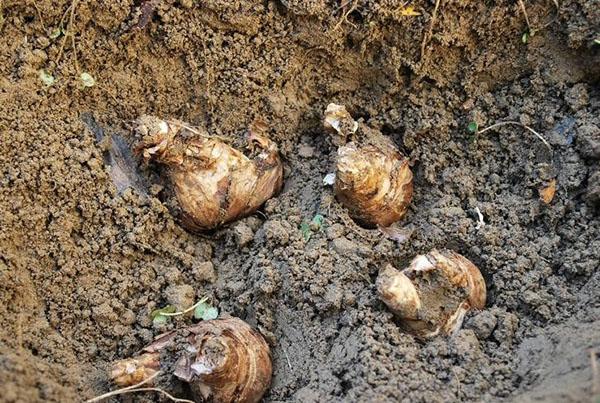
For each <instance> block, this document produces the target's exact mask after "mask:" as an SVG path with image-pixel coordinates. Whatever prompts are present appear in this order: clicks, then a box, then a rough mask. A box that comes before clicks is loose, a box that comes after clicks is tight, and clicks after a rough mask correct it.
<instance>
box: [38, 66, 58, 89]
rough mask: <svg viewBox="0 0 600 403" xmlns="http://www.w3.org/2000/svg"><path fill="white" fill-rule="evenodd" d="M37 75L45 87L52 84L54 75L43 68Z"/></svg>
mask: <svg viewBox="0 0 600 403" xmlns="http://www.w3.org/2000/svg"><path fill="white" fill-rule="evenodd" d="M38 77H39V78H40V80H41V81H42V83H43V84H44V85H45V86H46V87H50V86H51V85H52V84H54V81H55V80H54V76H53V75H52V74H50V73H48V72H47V71H46V70H44V69H42V70H40V71H39V72H38Z"/></svg>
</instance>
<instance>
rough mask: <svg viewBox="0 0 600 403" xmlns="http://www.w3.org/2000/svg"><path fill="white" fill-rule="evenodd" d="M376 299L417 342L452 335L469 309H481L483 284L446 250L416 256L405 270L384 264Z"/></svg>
mask: <svg viewBox="0 0 600 403" xmlns="http://www.w3.org/2000/svg"><path fill="white" fill-rule="evenodd" d="M376 285H377V292H378V294H379V298H380V299H381V300H382V301H383V302H384V303H385V304H386V305H387V306H388V308H389V309H390V310H391V311H392V312H393V313H394V314H395V315H396V316H397V317H398V318H399V319H400V320H401V325H402V326H403V327H404V329H405V330H406V331H408V332H409V333H411V334H413V335H415V336H416V337H417V338H419V339H423V340H425V339H429V338H432V337H435V336H437V335H439V334H442V335H452V334H454V333H455V332H456V331H458V330H459V329H460V327H461V326H462V322H463V319H464V317H465V314H466V313H467V312H468V311H469V310H470V309H483V308H484V306H485V299H486V287H485V281H484V279H483V276H482V275H481V272H480V271H479V269H478V268H477V267H476V266H475V265H474V264H473V263H471V261H469V260H468V259H467V258H465V257H464V256H462V255H459V254H458V253H456V252H452V251H448V250H442V251H437V250H432V251H431V252H429V253H427V254H425V255H419V256H417V257H415V258H414V259H413V260H412V262H411V263H410V265H409V266H408V267H407V268H405V269H404V270H397V269H395V268H393V267H392V266H391V265H387V266H386V267H385V268H384V269H383V270H382V271H381V272H380V273H379V276H378V277H377V282H376Z"/></svg>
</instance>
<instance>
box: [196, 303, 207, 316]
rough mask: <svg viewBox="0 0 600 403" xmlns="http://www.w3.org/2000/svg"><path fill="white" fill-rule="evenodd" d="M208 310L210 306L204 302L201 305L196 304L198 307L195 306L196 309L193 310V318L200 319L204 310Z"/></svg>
mask: <svg viewBox="0 0 600 403" xmlns="http://www.w3.org/2000/svg"><path fill="white" fill-rule="evenodd" d="M208 308H210V305H209V304H207V303H206V302H202V303H201V304H198V306H196V308H194V318H196V319H202V316H203V315H204V312H206V310H207V309H208Z"/></svg>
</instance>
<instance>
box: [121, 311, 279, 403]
mask: <svg viewBox="0 0 600 403" xmlns="http://www.w3.org/2000/svg"><path fill="white" fill-rule="evenodd" d="M167 354H177V356H175V357H167ZM161 358H162V359H161ZM174 360H176V361H174ZM173 362H174V364H173ZM272 369H273V368H272V363H271V353H270V349H269V346H268V345H267V343H266V341H265V340H264V338H263V337H262V336H261V335H260V334H259V333H258V332H257V331H256V330H254V329H252V328H251V327H250V326H249V325H248V324H247V323H246V322H244V321H243V320H241V319H238V318H228V319H213V320H207V321H202V322H200V323H198V324H196V325H193V326H189V327H186V328H183V329H179V330H177V331H173V332H169V333H166V334H164V335H161V336H159V337H158V338H157V339H156V340H155V341H154V342H153V343H152V344H150V345H149V346H147V347H146V348H144V349H143V353H142V354H141V355H139V356H137V357H133V358H127V359H124V360H120V361H117V362H114V363H113V364H112V366H111V368H110V370H109V376H110V377H111V379H112V380H113V382H114V383H116V384H117V385H119V386H126V387H127V386H131V385H135V384H136V383H138V382H140V381H144V380H148V379H150V378H151V377H152V376H153V375H154V374H156V372H158V371H159V370H160V371H165V372H170V373H172V374H173V375H175V377H177V378H179V379H180V380H182V381H184V382H186V383H187V384H188V385H189V386H190V390H191V393H192V396H193V398H194V401H196V402H206V401H210V402H215V403H226V402H237V403H255V402H258V401H260V399H261V398H262V396H263V395H264V393H265V392H266V390H267V389H268V387H269V385H270V383H271V376H272Z"/></svg>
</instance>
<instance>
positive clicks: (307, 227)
mask: <svg viewBox="0 0 600 403" xmlns="http://www.w3.org/2000/svg"><path fill="white" fill-rule="evenodd" d="M324 220H325V218H324V217H323V216H322V215H321V214H317V215H315V216H314V217H313V218H312V220H310V222H306V221H303V222H302V224H300V231H302V238H304V242H308V241H309V240H310V237H311V236H312V234H313V232H318V231H320V230H321V228H323V221H324Z"/></svg>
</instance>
